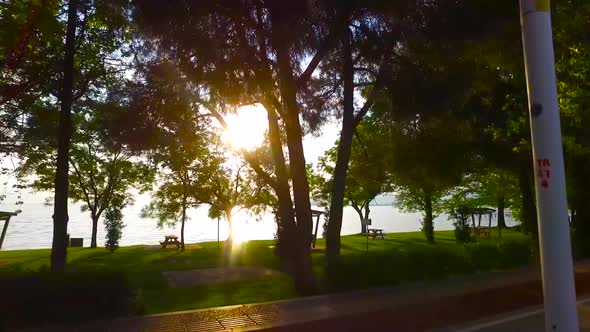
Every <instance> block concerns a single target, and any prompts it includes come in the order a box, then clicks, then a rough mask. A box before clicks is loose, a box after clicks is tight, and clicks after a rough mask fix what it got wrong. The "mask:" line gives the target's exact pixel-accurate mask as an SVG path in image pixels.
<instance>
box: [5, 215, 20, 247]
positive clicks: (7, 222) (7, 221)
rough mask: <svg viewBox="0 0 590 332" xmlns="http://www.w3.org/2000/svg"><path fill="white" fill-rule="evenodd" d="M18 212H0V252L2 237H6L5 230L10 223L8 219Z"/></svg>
mask: <svg viewBox="0 0 590 332" xmlns="http://www.w3.org/2000/svg"><path fill="white" fill-rule="evenodd" d="M19 212H20V211H16V212H5V211H0V221H4V227H2V235H0V250H2V244H3V243H4V237H5V236H6V230H7V229H8V224H9V223H10V217H14V216H16V215H17V214H18V213H19Z"/></svg>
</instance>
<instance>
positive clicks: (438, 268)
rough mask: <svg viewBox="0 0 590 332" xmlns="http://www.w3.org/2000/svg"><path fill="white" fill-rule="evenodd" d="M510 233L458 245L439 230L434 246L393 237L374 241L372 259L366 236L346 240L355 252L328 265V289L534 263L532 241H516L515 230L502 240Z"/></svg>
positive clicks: (416, 237)
mask: <svg viewBox="0 0 590 332" xmlns="http://www.w3.org/2000/svg"><path fill="white" fill-rule="evenodd" d="M505 234H508V237H509V239H506V240H502V241H501V242H499V241H497V240H495V239H494V240H487V239H484V240H481V241H479V242H477V243H467V244H458V243H456V242H455V239H454V236H453V232H451V231H445V232H437V234H436V236H437V239H438V240H437V243H436V244H434V245H431V244H428V243H427V242H426V241H425V240H424V239H423V237H422V238H421V235H420V234H419V233H395V234H388V235H387V240H384V241H374V242H371V246H370V248H369V254H368V255H366V254H365V252H364V242H363V241H364V240H365V239H364V236H359V235H355V236H350V237H344V238H343V243H344V244H345V245H346V246H347V247H349V248H354V250H350V249H348V250H350V251H345V252H343V254H342V256H343V259H340V260H339V261H338V262H336V263H335V264H330V265H328V266H327V270H326V275H325V278H326V285H327V287H329V291H345V290H352V289H359V288H368V287H379V286H384V285H392V284H402V283H404V282H410V281H418V280H435V279H443V278H448V277H451V276H457V275H462V274H470V273H475V272H482V271H489V270H495V269H510V268H515V267H520V266H526V265H527V264H529V262H530V248H529V246H530V243H529V241H528V240H527V239H526V237H525V236H523V235H520V236H516V237H513V236H512V234H510V232H505V233H503V234H502V235H503V237H504V235H505ZM496 235H497V234H496ZM505 238H506V237H505ZM416 262H419V263H418V264H417V263H416Z"/></svg>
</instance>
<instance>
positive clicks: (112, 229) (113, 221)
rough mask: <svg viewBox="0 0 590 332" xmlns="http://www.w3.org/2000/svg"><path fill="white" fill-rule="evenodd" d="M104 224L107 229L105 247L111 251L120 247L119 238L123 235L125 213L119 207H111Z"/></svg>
mask: <svg viewBox="0 0 590 332" xmlns="http://www.w3.org/2000/svg"><path fill="white" fill-rule="evenodd" d="M104 224H105V228H106V231H107V234H106V236H105V237H106V242H105V247H106V248H107V249H109V250H110V251H111V252H113V251H115V250H117V248H119V240H120V239H121V236H122V235H123V227H125V225H124V224H123V213H122V212H121V209H119V208H118V207H109V208H108V209H107V211H106V212H105V215H104Z"/></svg>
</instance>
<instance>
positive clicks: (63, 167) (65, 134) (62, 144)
mask: <svg viewBox="0 0 590 332" xmlns="http://www.w3.org/2000/svg"><path fill="white" fill-rule="evenodd" d="M77 15H78V1H77V0H70V2H69V3H68V22H67V28H66V42H65V50H64V62H63V77H62V80H61V91H60V94H61V95H60V97H59V101H60V103H61V109H60V115H59V126H58V127H59V128H58V130H59V131H58V133H57V142H58V147H57V164H56V172H55V199H54V204H53V243H52V245H51V270H52V271H54V272H63V271H65V268H66V255H67V245H68V244H67V233H68V219H69V217H68V186H69V179H68V173H69V172H68V171H69V169H68V168H69V164H68V161H69V159H70V139H71V136H72V117H71V112H72V102H73V95H74V54H75V52H76V45H75V42H76V24H77Z"/></svg>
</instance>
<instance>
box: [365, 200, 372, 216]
mask: <svg viewBox="0 0 590 332" xmlns="http://www.w3.org/2000/svg"><path fill="white" fill-rule="evenodd" d="M369 204H371V201H366V202H365V219H369V215H370V214H371V208H369Z"/></svg>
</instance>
